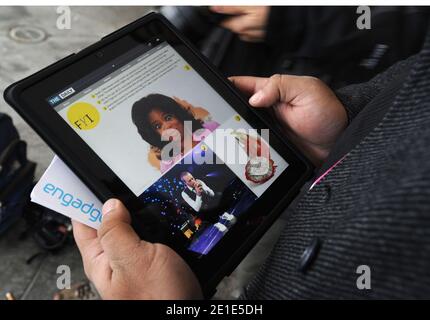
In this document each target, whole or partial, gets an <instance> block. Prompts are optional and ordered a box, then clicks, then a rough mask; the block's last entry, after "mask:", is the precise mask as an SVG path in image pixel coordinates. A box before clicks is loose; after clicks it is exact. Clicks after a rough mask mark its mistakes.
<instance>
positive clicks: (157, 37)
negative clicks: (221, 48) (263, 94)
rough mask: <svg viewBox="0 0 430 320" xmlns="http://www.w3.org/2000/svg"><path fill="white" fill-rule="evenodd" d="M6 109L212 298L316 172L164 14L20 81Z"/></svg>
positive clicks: (8, 96) (8, 97)
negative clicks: (118, 204)
mask: <svg viewBox="0 0 430 320" xmlns="http://www.w3.org/2000/svg"><path fill="white" fill-rule="evenodd" d="M5 100H6V101H7V102H8V103H9V104H10V105H11V106H12V107H13V108H14V109H15V110H16V111H17V112H18V113H19V114H20V115H21V116H22V117H23V118H24V119H25V120H26V121H27V122H28V123H29V124H30V125H31V126H32V127H33V128H34V130H35V131H36V132H37V133H38V134H39V135H40V136H41V137H42V138H43V139H44V140H45V141H46V142H47V143H48V145H49V146H50V147H51V148H52V149H53V150H54V152H55V153H56V154H57V155H58V156H59V157H60V158H61V159H62V160H63V161H64V162H65V163H66V164H67V165H68V166H69V167H70V168H71V169H72V170H73V171H74V172H75V173H76V175H77V176H78V177H79V178H80V179H81V180H82V181H83V182H84V183H85V184H86V185H87V186H88V187H89V188H90V189H91V190H92V191H93V192H94V194H95V195H96V196H97V197H98V198H99V199H100V200H101V201H103V202H104V201H106V200H107V199H109V198H112V197H115V198H118V199H120V200H122V201H123V202H124V204H125V205H126V207H127V208H128V209H129V210H130V213H131V215H132V221H133V227H134V229H135V230H136V231H137V233H138V234H139V235H140V236H141V237H142V239H145V240H147V241H152V242H160V243H164V244H166V245H168V246H170V247H171V248H173V249H174V250H175V251H176V252H177V253H178V254H180V255H181V256H182V257H183V258H184V259H185V261H187V263H188V264H189V265H190V267H191V268H192V269H193V271H194V272H195V274H196V275H197V277H198V279H199V281H200V283H201V285H202V288H203V291H204V292H205V293H206V295H207V296H209V295H211V294H212V293H213V290H214V288H215V287H216V285H217V284H218V282H219V281H220V280H221V279H222V278H223V277H224V276H226V275H228V274H229V273H230V272H231V271H232V270H233V269H234V268H235V267H236V266H237V264H238V263H239V262H240V261H241V260H242V259H243V258H244V256H245V255H246V254H247V253H248V252H249V250H250V249H251V248H252V247H253V246H254V245H255V243H256V242H257V241H258V239H259V238H260V237H261V236H262V235H263V234H264V232H265V231H266V230H267V229H268V228H269V227H270V225H271V224H272V223H273V222H274V220H275V219H276V218H277V217H278V216H279V214H280V213H281V211H282V209H284V208H285V207H286V206H287V205H288V204H289V203H290V202H291V200H292V199H293V198H294V196H295V195H297V193H298V191H299V189H300V187H301V186H302V185H303V183H304V182H305V181H306V180H307V179H308V178H309V177H310V175H311V172H312V167H311V165H310V164H309V162H308V161H307V160H306V159H305V158H304V157H303V156H302V155H301V154H300V153H299V152H297V150H296V149H295V148H294V146H292V145H291V144H289V143H288V141H285V139H283V138H282V137H280V136H278V135H277V134H276V133H275V132H274V131H273V130H270V127H269V126H268V124H267V123H265V122H264V121H263V120H262V118H261V117H260V115H259V114H258V113H256V111H255V110H253V109H252V108H251V107H249V105H248V104H247V102H246V101H245V100H244V99H243V98H242V97H241V95H240V93H238V92H237V91H236V90H235V88H234V87H233V86H232V85H231V84H230V82H229V81H228V80H227V79H226V78H225V77H223V76H222V75H221V74H220V73H219V72H217V70H216V69H215V68H214V67H213V66H212V65H211V64H210V62H208V61H207V60H206V59H205V58H204V57H203V56H202V55H201V54H199V52H198V51H197V50H196V49H195V48H194V47H193V46H192V45H191V44H190V43H189V42H188V41H187V40H186V39H185V38H184V37H183V36H181V35H180V34H179V32H178V31H177V30H176V29H175V28H174V27H173V26H172V25H171V24H170V23H169V22H168V21H167V20H166V19H165V18H164V17H162V16H161V15H159V14H156V13H151V14H149V15H147V16H145V17H143V18H141V19H139V20H137V21H135V22H133V23H131V24H129V25H127V26H125V27H123V28H122V29H120V30H118V31H116V32H114V33H112V34H110V35H108V36H106V37H104V38H103V39H101V40H100V41H99V42H97V43H95V44H93V45H91V46H90V47H88V48H85V49H84V50H82V51H80V52H78V53H75V54H72V55H70V56H68V57H66V58H64V59H63V60H60V61H58V62H57V63H55V64H53V65H51V66H49V67H47V68H45V69H43V70H41V71H39V72H37V73H36V74H34V75H32V76H30V77H28V78H26V79H24V80H22V81H19V82H17V83H15V84H13V85H11V86H10V87H9V88H7V89H6V91H5Z"/></svg>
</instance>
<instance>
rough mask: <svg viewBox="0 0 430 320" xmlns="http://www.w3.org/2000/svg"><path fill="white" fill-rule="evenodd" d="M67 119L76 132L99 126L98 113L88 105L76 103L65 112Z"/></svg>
mask: <svg viewBox="0 0 430 320" xmlns="http://www.w3.org/2000/svg"><path fill="white" fill-rule="evenodd" d="M67 119H68V120H69V123H70V124H71V125H72V127H74V128H76V129H78V130H91V129H94V128H95V127H97V125H98V124H99V122H100V113H99V111H98V110H97V108H96V107H94V106H93V105H92V104H90V103H87V102H77V103H75V104H73V105H71V106H70V108H69V109H68V110H67Z"/></svg>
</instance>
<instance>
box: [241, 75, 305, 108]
mask: <svg viewBox="0 0 430 320" xmlns="http://www.w3.org/2000/svg"><path fill="white" fill-rule="evenodd" d="M308 78H309V77H297V76H289V75H274V76H272V77H270V78H269V80H268V81H267V83H266V84H265V85H264V87H263V88H261V89H260V90H258V91H257V92H256V93H255V94H254V95H253V96H252V97H251V98H250V99H249V103H250V104H251V105H252V106H254V107H270V106H272V105H275V104H276V103H279V102H284V103H290V102H292V101H293V100H294V99H296V98H297V97H298V96H299V95H300V94H301V93H303V92H304V91H305V90H306V89H308V90H309V89H310V86H309V88H307V85H306V83H309V82H308Z"/></svg>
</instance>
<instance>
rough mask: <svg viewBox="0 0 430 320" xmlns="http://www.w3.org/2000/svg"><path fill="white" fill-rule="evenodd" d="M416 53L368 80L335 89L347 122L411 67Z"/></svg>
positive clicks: (415, 58)
mask: <svg viewBox="0 0 430 320" xmlns="http://www.w3.org/2000/svg"><path fill="white" fill-rule="evenodd" d="M417 57H418V55H414V56H412V57H410V58H408V59H406V60H403V61H400V62H398V63H396V64H394V65H393V66H391V67H390V68H389V69H387V70H386V71H385V72H383V73H380V74H378V75H377V76H375V77H374V78H373V79H371V80H369V81H368V82H364V83H359V84H353V85H349V86H347V87H344V88H341V89H339V90H337V91H336V95H337V97H338V98H339V100H340V101H341V102H342V104H343V105H344V107H345V109H346V112H347V114H348V122H349V123H351V121H352V120H353V119H354V118H355V116H356V115H357V114H358V113H359V112H360V111H361V110H362V109H363V108H364V107H365V106H366V105H367V104H368V103H369V102H370V101H372V99H373V98H375V97H376V96H377V95H378V94H379V93H380V92H381V91H382V90H383V89H384V88H385V87H386V86H387V85H389V84H390V82H391V81H392V80H393V79H395V78H396V77H397V76H398V75H399V74H401V73H403V72H404V71H405V70H409V69H411V68H412V66H413V65H414V63H415V62H416V60H417Z"/></svg>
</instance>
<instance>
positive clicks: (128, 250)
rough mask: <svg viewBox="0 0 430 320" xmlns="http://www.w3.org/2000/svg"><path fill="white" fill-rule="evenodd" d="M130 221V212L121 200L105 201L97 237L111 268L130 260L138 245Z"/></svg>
mask: <svg viewBox="0 0 430 320" xmlns="http://www.w3.org/2000/svg"><path fill="white" fill-rule="evenodd" d="M130 223H131V217H130V214H129V212H128V210H127V209H126V208H125V206H124V205H123V204H122V203H121V201H119V200H117V199H110V200H108V201H106V203H105V204H104V205H103V219H102V223H101V226H100V229H99V230H98V238H99V240H100V244H101V246H102V248H103V250H104V252H105V254H106V256H107V258H108V260H109V261H110V263H111V267H112V268H113V269H114V268H117V267H123V266H125V265H126V264H127V263H129V262H130V261H132V259H133V253H134V251H135V250H136V249H137V248H138V247H139V245H140V238H139V236H138V235H137V234H136V232H134V230H133V228H132V227H131V225H130Z"/></svg>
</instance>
